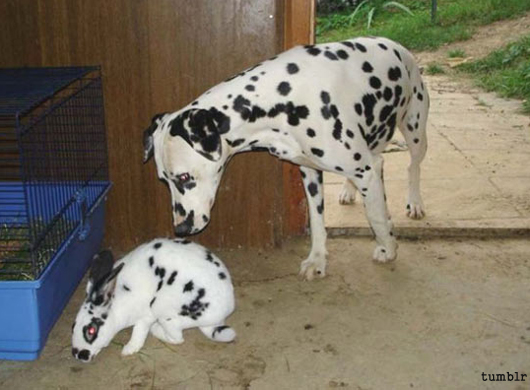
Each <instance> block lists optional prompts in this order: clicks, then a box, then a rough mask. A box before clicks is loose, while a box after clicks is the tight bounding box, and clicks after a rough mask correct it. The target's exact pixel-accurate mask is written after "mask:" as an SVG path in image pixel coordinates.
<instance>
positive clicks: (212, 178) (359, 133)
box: [144, 37, 429, 280]
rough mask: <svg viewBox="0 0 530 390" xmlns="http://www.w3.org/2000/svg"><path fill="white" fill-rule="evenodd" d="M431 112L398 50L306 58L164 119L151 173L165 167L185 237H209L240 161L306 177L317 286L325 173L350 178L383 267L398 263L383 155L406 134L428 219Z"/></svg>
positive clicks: (287, 60)
mask: <svg viewBox="0 0 530 390" xmlns="http://www.w3.org/2000/svg"><path fill="white" fill-rule="evenodd" d="M428 109H429V96H428V93H427V90H426V88H425V85H424V83H423V81H422V78H421V74H420V70H419V68H418V66H417V64H416V62H415V60H414V58H413V56H412V54H411V53H410V52H408V51H407V50H406V49H405V48H403V47H402V46H401V45H399V44H397V43H395V42H393V41H390V40H388V39H385V38H376V37H362V38H356V39H351V40H346V41H343V42H337V43H325V44H318V45H307V46H299V47H295V48H293V49H291V50H288V51H286V52H284V53H282V54H280V55H278V56H275V57H272V58H270V59H269V60H266V61H264V62H262V63H259V64H257V65H256V66H253V67H251V68H250V69H247V70H245V71H243V72H241V73H239V74H237V75H235V76H234V77H232V78H230V79H228V80H226V81H224V82H222V83H220V84H218V85H216V86H214V87H213V88H211V89H210V90H208V91H206V92H205V93H204V94H203V95H202V96H200V97H199V98H198V99H196V100H195V101H193V102H191V103H190V104H188V105H187V106H186V107H184V108H182V109H181V110H179V111H176V112H173V113H165V114H158V115H156V116H155V117H154V118H153V120H152V123H151V125H150V127H149V128H148V129H147V130H145V131H144V162H146V161H147V160H148V159H149V158H150V157H151V156H153V155H154V158H155V162H156V167H157V173H158V176H159V178H160V179H162V180H165V181H167V183H168V184H169V188H170V191H171V198H172V204H173V220H174V226H175V233H176V234H177V235H178V236H186V235H191V234H195V233H198V232H200V231H201V230H203V229H204V228H205V227H206V225H207V224H208V222H209V219H210V210H211V208H212V206H213V204H214V200H215V195H216V191H217V187H218V185H219V182H220V181H221V176H222V174H223V172H224V170H225V168H226V166H227V163H228V162H229V160H230V159H231V157H232V156H234V155H235V154H237V153H240V152H247V151H252V150H267V151H268V152H269V153H270V154H272V155H273V156H276V157H278V158H280V159H282V160H287V161H290V162H292V163H294V164H298V165H300V171H301V174H302V178H303V181H304V188H305V192H306V196H307V201H308V206H309V219H310V230H311V241H312V243H311V245H312V247H311V252H310V254H309V257H308V258H307V259H306V260H304V261H303V262H302V264H301V271H300V272H301V274H302V275H303V276H305V277H306V278H307V279H309V280H310V279H312V278H313V277H315V276H320V277H322V276H324V275H325V270H326V254H327V252H326V230H325V227H324V218H323V210H324V199H323V190H322V171H328V172H335V173H338V174H340V175H343V176H344V177H345V178H346V180H347V182H346V184H345V186H346V190H345V191H343V193H344V194H345V195H343V198H344V200H351V199H352V196H353V194H354V189H355V188H356V189H357V190H358V191H359V193H360V194H361V196H362V198H363V204H364V206H365V213H366V216H367V219H368V221H369V223H370V226H371V228H372V230H373V232H374V234H375V239H376V242H377V245H376V248H375V250H374V253H373V259H374V260H375V261H377V262H388V261H391V260H394V259H395V258H396V249H397V244H396V240H395V237H394V235H393V233H392V222H391V220H390V216H389V213H388V210H387V206H386V197H385V191H384V186H383V180H382V173H383V159H382V156H381V153H382V151H383V150H384V149H385V146H386V145H387V144H388V143H389V142H390V141H391V140H392V137H393V135H394V131H395V128H396V127H398V128H399V130H400V131H401V133H402V134H403V136H404V138H405V141H406V143H407V146H408V149H409V151H410V156H411V162H410V166H409V195H408V202H407V213H408V215H409V217H411V218H421V217H422V216H423V214H424V207H423V203H422V199H421V195H420V184H419V183H420V163H421V161H422V160H423V158H424V156H425V152H426V149H427V138H426V132H425V127H426V122H427V114H428Z"/></svg>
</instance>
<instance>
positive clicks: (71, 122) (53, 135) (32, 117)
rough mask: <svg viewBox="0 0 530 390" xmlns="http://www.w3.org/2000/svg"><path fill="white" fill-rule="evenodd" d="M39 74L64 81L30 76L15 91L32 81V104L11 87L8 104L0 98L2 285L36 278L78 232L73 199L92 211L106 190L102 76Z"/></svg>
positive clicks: (94, 72) (79, 215) (82, 71)
mask: <svg viewBox="0 0 530 390" xmlns="http://www.w3.org/2000/svg"><path fill="white" fill-rule="evenodd" d="M41 70H42V72H41V73H40V75H41V76H42V77H44V78H46V77H51V76H57V74H58V73H57V72H59V73H61V70H63V71H64V72H65V74H66V75H59V76H58V77H57V78H56V79H53V80H51V81H50V83H49V85H47V81H46V80H44V81H43V80H40V79H39V80H38V81H37V82H35V77H36V74H39V70H33V69H32V70H31V71H29V73H30V76H31V77H29V79H31V80H30V81H28V82H26V81H24V82H22V83H19V84H20V85H19V87H21V88H22V89H23V88H25V87H27V86H28V85H31V82H32V80H33V82H34V84H36V85H37V88H36V94H35V96H25V97H23V98H20V99H15V98H14V97H13V96H14V94H15V92H16V91H15V92H13V91H14V86H13V82H12V80H9V83H8V84H9V85H8V87H9V88H8V89H9V90H10V92H9V94H7V95H10V96H7V99H6V96H2V95H3V94H2V91H0V222H2V223H4V225H5V226H6V229H5V232H4V233H5V234H4V236H2V233H3V231H2V230H1V227H2V226H0V280H2V276H3V275H4V276H5V275H10V276H14V278H16V277H20V276H21V275H26V276H27V274H31V275H32V277H33V278H37V277H38V276H39V275H40V274H41V272H42V271H43V270H44V269H45V267H46V265H47V264H48V262H49V261H50V259H52V258H53V256H54V254H55V253H58V251H60V250H62V248H63V247H64V245H67V243H68V242H70V241H71V240H72V237H71V235H72V234H73V232H74V231H76V229H78V228H79V227H80V223H81V221H82V219H83V218H84V215H83V214H84V211H83V210H82V208H83V207H81V203H80V201H79V199H84V200H83V202H86V203H85V205H84V207H85V208H86V209H87V210H91V209H92V208H93V207H94V205H95V204H96V202H99V201H100V200H101V196H103V194H104V193H106V191H107V190H108V187H109V182H108V162H107V145H106V134H105V118H104V110H103V93H102V82H101V71H100V69H99V68H93V67H92V68H44V69H41ZM18 71H19V70H16V71H14V70H13V69H8V70H7V73H13V72H15V73H17V72H18ZM2 72H4V70H2V69H0V89H2V82H4V81H5V73H4V75H3V73H2ZM19 74H20V73H19ZM50 75H51V76H50ZM48 81H49V80H48ZM15 84H16V82H15ZM48 87H50V88H52V87H53V88H54V90H53V91H52V92H50V90H49V88H48ZM6 101H8V103H6ZM15 108H16V109H18V110H19V111H16V112H14V113H13V110H14V109H15ZM6 113H9V115H8V114H6ZM11 114H12V115H11ZM17 151H18V153H17ZM74 260H75V259H74ZM24 264H31V267H30V269H27V267H26V266H24ZM13 265H17V266H18V268H17V267H14V266H13Z"/></svg>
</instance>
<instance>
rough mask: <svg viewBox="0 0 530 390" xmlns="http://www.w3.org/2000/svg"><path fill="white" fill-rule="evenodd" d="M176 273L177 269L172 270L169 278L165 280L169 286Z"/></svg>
mask: <svg viewBox="0 0 530 390" xmlns="http://www.w3.org/2000/svg"><path fill="white" fill-rule="evenodd" d="M177 275H178V272H177V271H173V272H172V273H171V275H169V279H168V280H167V284H168V285H169V286H171V285H172V284H173V282H174V281H175V278H176V277H177Z"/></svg>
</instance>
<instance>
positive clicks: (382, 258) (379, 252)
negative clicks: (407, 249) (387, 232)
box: [373, 245, 397, 263]
mask: <svg viewBox="0 0 530 390" xmlns="http://www.w3.org/2000/svg"><path fill="white" fill-rule="evenodd" d="M396 257H397V253H396V251H395V250H389V249H388V248H385V247H384V246H382V245H378V246H377V247H376V248H375V250H374V256H373V259H374V261H376V262H378V263H388V262H390V261H394V260H395V259H396Z"/></svg>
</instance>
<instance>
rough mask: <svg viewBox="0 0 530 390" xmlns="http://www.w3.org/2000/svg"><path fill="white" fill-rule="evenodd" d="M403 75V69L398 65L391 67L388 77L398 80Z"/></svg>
mask: <svg viewBox="0 0 530 390" xmlns="http://www.w3.org/2000/svg"><path fill="white" fill-rule="evenodd" d="M400 77H401V69H399V66H396V67H394V68H390V69H389V70H388V79H389V80H391V81H397V80H399V78H400Z"/></svg>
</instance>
